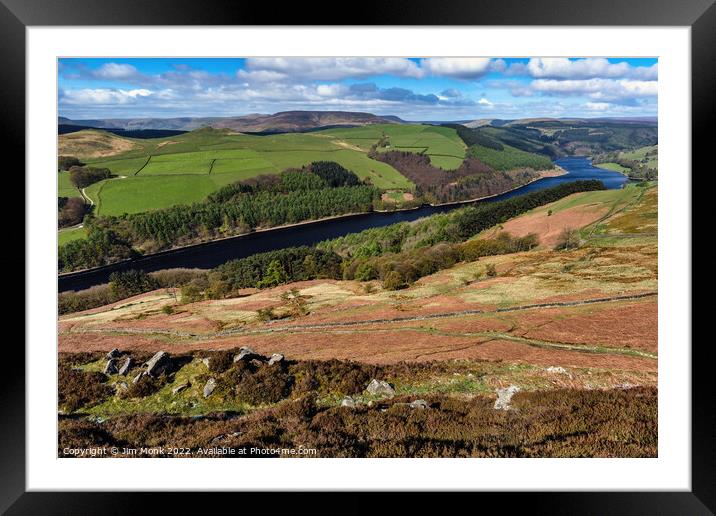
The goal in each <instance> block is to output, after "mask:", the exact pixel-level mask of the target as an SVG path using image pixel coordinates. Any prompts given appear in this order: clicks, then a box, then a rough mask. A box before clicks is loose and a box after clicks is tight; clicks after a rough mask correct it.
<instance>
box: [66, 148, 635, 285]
mask: <svg viewBox="0 0 716 516" xmlns="http://www.w3.org/2000/svg"><path fill="white" fill-rule="evenodd" d="M555 163H556V164H557V165H559V166H560V167H562V168H563V169H564V170H566V171H567V174H565V175H562V176H558V177H547V178H544V179H540V180H539V181H535V182H534V183H530V184H528V185H525V186H523V187H521V188H517V189H515V190H512V191H510V192H506V193H504V194H501V195H498V196H495V197H490V198H489V199H483V200H480V201H475V202H473V203H464V204H452V205H446V206H422V207H420V208H417V209H414V210H406V211H396V212H388V213H382V212H381V213H378V212H372V213H364V214H358V215H351V216H348V217H341V218H337V219H329V220H324V221H318V222H313V223H310V224H303V225H297V226H291V227H285V228H277V229H272V230H270V231H263V232H256V233H250V234H248V235H243V236H237V237H233V238H227V239H224V240H219V241H215V242H207V243H204V244H197V245H193V246H189V247H184V248H181V249H174V250H170V251H164V252H160V253H156V254H152V255H148V256H144V257H140V258H137V259H134V260H128V261H124V262H120V263H115V264H112V265H107V266H104V267H98V268H96V269H91V270H87V271H81V272H74V273H68V274H62V275H60V276H58V290H59V292H64V291H67V290H83V289H86V288H89V287H91V286H94V285H99V284H102V283H107V281H109V275H110V274H111V273H113V272H115V271H126V270H131V269H142V270H144V271H146V272H152V271H158V270H162V269H171V268H175V267H183V268H200V269H209V268H212V267H216V266H217V265H221V264H222V263H225V262H227V261H229V260H233V259H236V258H245V257H246V256H250V255H252V254H255V253H262V252H265V251H273V250H275V249H281V248H284V247H294V246H301V245H312V244H316V243H318V242H321V241H323V240H328V239H331V238H336V237H339V236H343V235H346V234H348V233H356V232H358V231H363V230H364V229H369V228H375V227H381V226H387V225H388V224H394V223H396V222H406V221H412V220H416V219H419V218H421V217H426V216H428V215H433V214H435V213H445V212H448V211H451V210H454V209H456V208H460V207H463V206H467V205H470V204H478V203H485V202H494V201H500V200H504V199H509V198H510V197H514V196H516V195H523V194H526V193H529V192H534V191H537V190H542V189H544V188H549V187H552V186H556V185H558V184H561V183H566V182H571V181H578V180H587V179H596V180H599V181H602V182H603V183H604V185H605V186H606V187H607V188H609V189H615V188H621V187H622V186H623V185H624V184H625V183H627V182H628V181H629V180H628V179H627V178H626V176H624V175H622V174H620V173H618V172H613V171H611V170H605V169H602V168H597V167H594V166H592V162H591V159H590V158H587V157H568V158H562V159H558V160H556V161H555Z"/></svg>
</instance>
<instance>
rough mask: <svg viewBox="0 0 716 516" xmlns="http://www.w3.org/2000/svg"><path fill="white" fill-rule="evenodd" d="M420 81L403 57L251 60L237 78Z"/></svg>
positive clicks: (417, 72) (419, 73)
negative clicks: (382, 77)
mask: <svg viewBox="0 0 716 516" xmlns="http://www.w3.org/2000/svg"><path fill="white" fill-rule="evenodd" d="M385 74H390V75H396V76H398V77H412V78H420V77H422V76H423V72H422V70H420V68H419V67H418V65H417V64H416V63H415V62H414V61H411V60H410V59H405V58H402V57H291V58H284V57H252V58H248V59H246V70H240V71H239V72H238V73H237V76H238V77H239V78H241V79H245V80H251V79H256V80H264V81H266V80H274V81H278V80H306V79H308V80H317V81H335V80H340V79H346V78H363V77H369V76H375V75H385Z"/></svg>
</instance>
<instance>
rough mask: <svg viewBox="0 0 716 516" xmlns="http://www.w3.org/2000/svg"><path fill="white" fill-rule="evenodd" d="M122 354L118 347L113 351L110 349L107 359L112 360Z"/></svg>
mask: <svg viewBox="0 0 716 516" xmlns="http://www.w3.org/2000/svg"><path fill="white" fill-rule="evenodd" d="M121 354H122V353H121V352H120V351H119V350H118V349H117V348H114V349H113V350H112V351H110V352H109V353H107V359H108V360H111V359H113V358H117V357H119V356H120V355H121Z"/></svg>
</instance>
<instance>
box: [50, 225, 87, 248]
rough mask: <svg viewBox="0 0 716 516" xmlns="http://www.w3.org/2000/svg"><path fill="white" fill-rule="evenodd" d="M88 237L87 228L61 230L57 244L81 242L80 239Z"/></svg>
mask: <svg viewBox="0 0 716 516" xmlns="http://www.w3.org/2000/svg"><path fill="white" fill-rule="evenodd" d="M86 236H87V230H86V229H85V228H68V229H61V230H60V231H58V232H57V244H58V245H64V244H66V243H67V242H72V241H73V240H79V239H80V238H85V237H86Z"/></svg>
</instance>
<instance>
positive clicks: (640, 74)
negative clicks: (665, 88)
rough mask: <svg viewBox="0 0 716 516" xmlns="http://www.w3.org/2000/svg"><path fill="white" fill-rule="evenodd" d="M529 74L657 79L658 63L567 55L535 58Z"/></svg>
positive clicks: (539, 76)
mask: <svg viewBox="0 0 716 516" xmlns="http://www.w3.org/2000/svg"><path fill="white" fill-rule="evenodd" d="M526 71H527V73H528V74H529V75H531V76H532V77H535V78H551V79H592V78H633V79H642V80H650V79H657V77H658V65H657V64H654V65H653V66H648V67H647V66H631V65H630V64H629V63H627V62H624V61H622V62H620V63H610V62H609V61H608V60H607V59H604V58H603V57H592V58H586V59H576V60H570V59H567V58H565V57H558V58H533V59H530V60H529V62H528V63H527V66H526Z"/></svg>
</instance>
